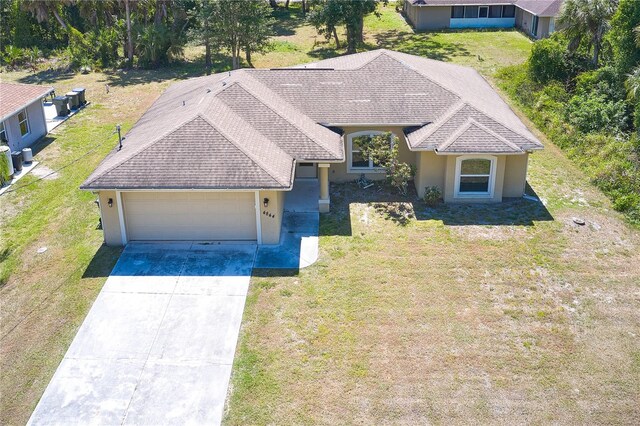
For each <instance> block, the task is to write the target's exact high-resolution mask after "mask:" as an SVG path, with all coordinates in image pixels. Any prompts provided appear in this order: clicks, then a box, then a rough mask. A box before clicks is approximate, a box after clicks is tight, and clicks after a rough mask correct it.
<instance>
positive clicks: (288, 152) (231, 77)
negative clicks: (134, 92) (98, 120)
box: [82, 49, 542, 189]
mask: <svg viewBox="0 0 640 426" xmlns="http://www.w3.org/2000/svg"><path fill="white" fill-rule="evenodd" d="M347 124H349V125H376V126H381V125H402V126H406V132H407V141H408V144H409V148H410V149H412V150H431V151H437V152H440V153H451V152H456V153H457V152H460V153H462V152H495V153H516V152H524V151H527V150H534V149H541V148H542V144H541V143H540V142H539V141H538V140H537V139H536V138H535V137H534V136H533V135H532V134H531V132H529V130H528V129H527V128H526V127H525V126H524V124H523V123H522V122H521V121H520V120H519V118H518V117H517V116H516V115H515V114H514V113H513V111H512V110H511V109H510V108H509V106H508V105H507V104H506V103H505V102H504V101H503V100H502V99H501V98H500V96H499V95H498V94H497V93H496V92H495V91H494V90H493V89H492V88H491V86H490V85H489V83H487V81H485V80H484V78H482V76H480V74H478V73H477V72H476V71H475V70H472V69H470V68H466V67H461V66H457V65H453V64H447V63H444V62H439V61H434V60H430V59H426V58H422V57H417V56H412V55H407V54H403V53H398V52H393V51H388V50H384V49H381V50H376V51H372V52H365V53H360V54H355V55H349V56H343V57H339V58H332V59H327V60H324V61H319V62H316V63H313V64H307V65H305V66H300V67H297V68H289V69H273V70H258V69H256V70H239V71H234V72H231V73H223V74H217V75H212V76H206V77H199V78H194V79H190V80H186V81H183V82H180V83H177V84H174V85H172V86H171V87H169V89H167V90H166V91H165V93H164V94H163V95H162V96H160V98H158V100H156V102H155V103H154V104H153V105H152V106H151V108H149V110H148V111H147V112H146V113H145V114H144V115H143V116H142V118H141V119H140V120H139V121H138V122H137V123H136V124H135V125H134V127H133V128H132V129H131V130H130V131H129V132H128V133H127V135H126V138H125V140H124V143H123V149H122V150H117V149H114V151H112V152H111V153H110V154H109V155H108V156H107V158H105V160H104V161H103V162H102V163H101V164H100V165H99V166H98V168H97V169H96V170H95V171H94V172H93V173H92V175H91V176H90V177H89V178H88V179H87V181H86V182H85V183H84V184H83V186H82V188H84V189H108V188H121V189H126V188H209V189H214V188H279V189H288V188H290V187H291V184H292V179H293V174H294V168H295V167H294V162H295V160H300V161H334V162H342V161H344V143H343V141H342V138H341V136H340V135H338V134H337V133H335V132H333V131H331V130H329V129H328V128H327V127H328V126H336V127H339V125H347Z"/></svg>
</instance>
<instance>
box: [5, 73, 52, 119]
mask: <svg viewBox="0 0 640 426" xmlns="http://www.w3.org/2000/svg"><path fill="white" fill-rule="evenodd" d="M51 92H53V87H51V86H39V85H36V84H21V83H5V82H0V121H2V120H4V119H6V118H8V117H10V116H12V115H13V114H15V113H17V112H18V111H19V110H21V109H22V108H24V107H26V106H27V105H29V104H30V103H32V102H34V101H37V100H38V99H41V98H44V97H45V96H47V95H48V94H49V93H51Z"/></svg>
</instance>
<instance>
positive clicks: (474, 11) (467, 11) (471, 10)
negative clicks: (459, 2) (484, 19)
mask: <svg viewBox="0 0 640 426" xmlns="http://www.w3.org/2000/svg"><path fill="white" fill-rule="evenodd" d="M464 17H465V18H477V17H478V6H465V7H464Z"/></svg>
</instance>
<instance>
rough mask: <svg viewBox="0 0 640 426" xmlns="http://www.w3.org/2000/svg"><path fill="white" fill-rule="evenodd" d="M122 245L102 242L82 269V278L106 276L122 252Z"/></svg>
mask: <svg viewBox="0 0 640 426" xmlns="http://www.w3.org/2000/svg"><path fill="white" fill-rule="evenodd" d="M122 250H123V248H122V247H108V246H107V245H105V244H102V245H101V246H100V248H99V249H98V251H96V252H95V254H94V255H93V258H92V259H91V262H89V265H87V269H85V270H84V273H83V274H82V278H99V277H108V276H109V275H110V274H111V271H112V270H113V268H114V267H115V266H116V263H117V262H118V258H119V257H120V255H121V254H122Z"/></svg>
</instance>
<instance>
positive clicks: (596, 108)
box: [566, 92, 629, 134]
mask: <svg viewBox="0 0 640 426" xmlns="http://www.w3.org/2000/svg"><path fill="white" fill-rule="evenodd" d="M566 113H567V119H568V120H569V122H570V123H571V124H573V125H574V126H576V128H577V129H578V130H580V131H581V132H583V133H592V132H598V131H603V132H606V133H610V134H616V133H620V132H623V131H625V130H627V129H628V127H629V120H628V118H629V114H628V111H627V104H626V102H625V101H622V100H620V101H613V100H608V99H607V98H606V96H605V95H601V94H598V93H593V92H591V93H583V94H579V95H575V96H573V97H572V98H571V100H569V105H568V108H567V110H566Z"/></svg>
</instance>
